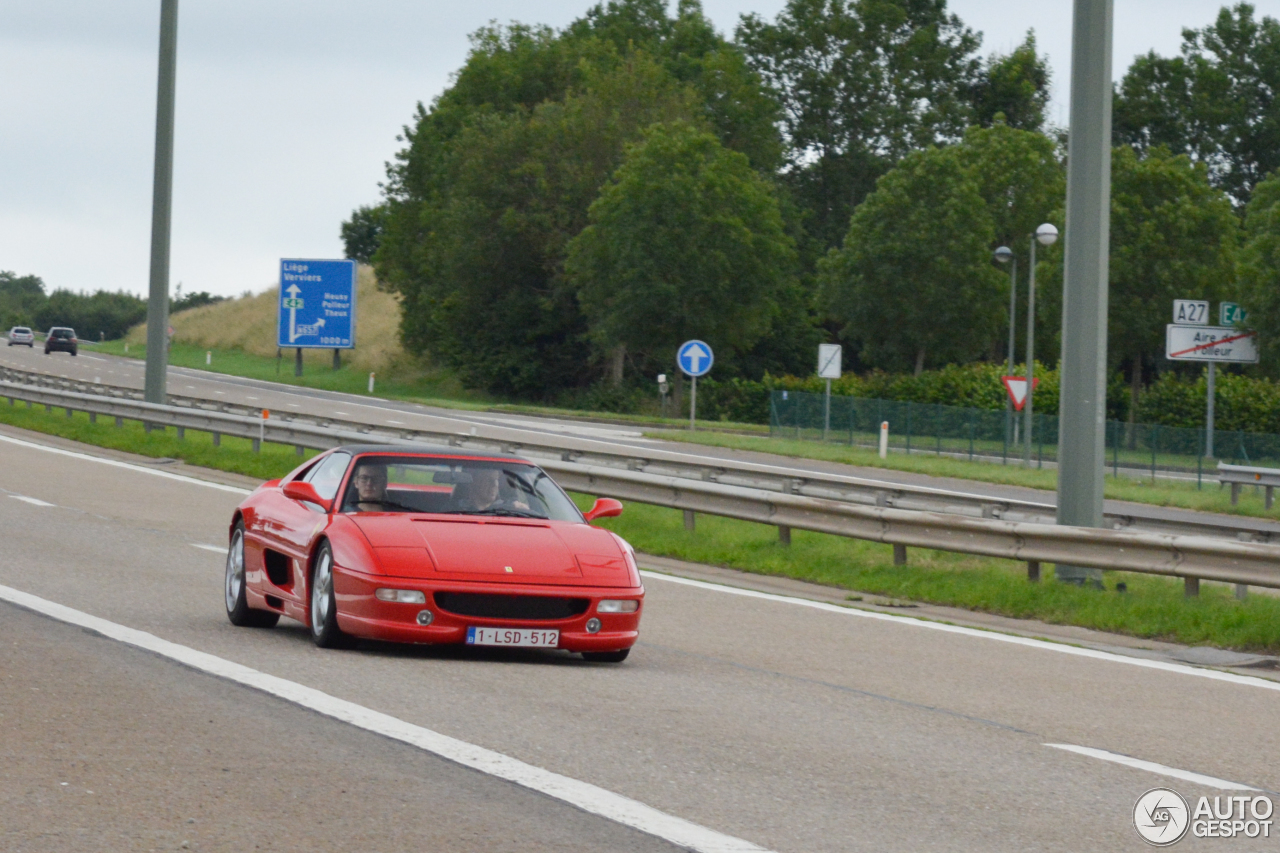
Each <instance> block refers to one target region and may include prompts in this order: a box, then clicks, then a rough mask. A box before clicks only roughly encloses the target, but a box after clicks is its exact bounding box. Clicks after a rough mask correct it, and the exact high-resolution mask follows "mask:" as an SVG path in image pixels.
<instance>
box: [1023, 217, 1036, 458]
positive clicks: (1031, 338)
mask: <svg viewBox="0 0 1280 853" xmlns="http://www.w3.org/2000/svg"><path fill="white" fill-rule="evenodd" d="M1035 373H1036V235H1034V234H1032V235H1031V269H1030V271H1028V273H1027V402H1026V403H1024V404H1023V406H1022V440H1023V441H1024V442H1025V444H1023V446H1022V464H1023V465H1024V466H1026V467H1027V468H1030V467H1031V424H1032V423H1033V421H1032V420H1031V412H1032V406H1031V398H1032V397H1034V396H1035V395H1034V394H1032V393H1031V391H1032V389H1033V388H1035Z"/></svg>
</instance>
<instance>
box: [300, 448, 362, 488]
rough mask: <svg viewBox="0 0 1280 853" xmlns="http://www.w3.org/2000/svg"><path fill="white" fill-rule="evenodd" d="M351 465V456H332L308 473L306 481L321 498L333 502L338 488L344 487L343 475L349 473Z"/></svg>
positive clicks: (337, 454) (335, 454) (342, 454)
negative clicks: (348, 468)
mask: <svg viewBox="0 0 1280 853" xmlns="http://www.w3.org/2000/svg"><path fill="white" fill-rule="evenodd" d="M349 464H351V454H349V453H334V454H331V455H330V456H329V458H327V459H325V460H324V461H323V462H321V463H320V464H319V465H317V466H316V467H314V468H312V469H311V470H310V471H308V472H307V476H306V478H305V479H306V481H307V482H308V483H310V484H311V485H312V486H313V487H314V488H315V490H316V493H317V494H318V495H320V497H322V498H324V499H325V500H332V499H333V496H334V495H336V494H337V493H338V486H340V485H342V475H343V474H345V473H347V466H348V465H349Z"/></svg>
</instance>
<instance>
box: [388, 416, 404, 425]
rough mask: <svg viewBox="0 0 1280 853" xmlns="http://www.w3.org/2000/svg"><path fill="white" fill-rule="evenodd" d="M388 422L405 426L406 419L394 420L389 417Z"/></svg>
mask: <svg viewBox="0 0 1280 853" xmlns="http://www.w3.org/2000/svg"><path fill="white" fill-rule="evenodd" d="M387 423H389V424H395V425H397V426H404V421H393V420H391V419H390V418H388V419H387Z"/></svg>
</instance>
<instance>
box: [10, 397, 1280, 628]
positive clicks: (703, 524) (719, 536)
mask: <svg viewBox="0 0 1280 853" xmlns="http://www.w3.org/2000/svg"><path fill="white" fill-rule="evenodd" d="M0 423H5V424H9V425H12V426H16V427H22V428H24V429H29V430H34V431H37V432H42V433H46V434H50V435H57V436H61V437H63V438H68V439H72V440H75V441H81V442H85V443H87V444H93V445H97V446H100V447H110V448H114V449H117V450H123V451H128V452H130V453H137V454H140V455H144V456H151V457H160V458H173V459H181V460H183V461H184V462H187V463H189V464H192V465H199V466H202V467H206V468H213V469H217V470H221V471H230V472H234V473H238V474H245V475H248V476H251V477H258V478H261V479H264V480H266V479H271V478H274V477H279V476H281V475H282V474H285V473H287V472H288V471H290V470H292V469H293V468H294V467H295V466H296V465H297V464H298V462H299V457H298V456H297V455H296V454H295V451H294V448H293V447H292V446H282V445H276V444H270V443H267V444H265V445H264V446H263V448H262V452H261V453H254V452H253V450H252V442H250V441H248V440H247V439H238V438H231V437H224V438H223V439H222V446H221V447H214V446H213V442H212V439H211V437H210V436H209V435H208V434H207V433H201V432H196V431H188V432H187V434H186V438H185V439H184V440H179V439H178V437H177V435H176V433H175V431H174V430H172V429H170V430H167V431H164V432H159V431H155V432H152V433H150V434H148V433H146V432H145V431H144V430H143V428H142V426H141V424H138V423H136V422H130V421H126V422H125V425H124V426H121V427H116V426H114V421H113V420H112V419H110V418H105V417H102V418H99V419H98V422H97V423H90V422H89V419H88V416H87V415H85V414H84V413H82V412H80V413H76V414H74V415H73V416H72V417H69V418H68V417H66V416H65V414H64V412H63V411H62V410H55V411H54V412H47V411H46V410H45V409H44V408H43V407H40V406H36V407H33V408H27V407H26V406H25V405H24V404H22V403H19V404H18V405H16V406H10V405H8V404H7V403H5V402H4V401H3V399H2V398H0ZM306 455H307V456H311V455H314V454H313V453H312V452H310V451H308V452H307V454H306ZM575 497H576V498H577V499H578V500H579V502H580V504H582V505H584V506H585V505H586V504H587V503H589V500H590V499H589V498H587V497H586V496H581V495H579V496H575ZM602 524H603V525H605V526H608V527H610V528H611V529H613V530H616V531H617V532H618V534H619V535H621V536H623V537H625V538H626V539H627V540H628V541H630V542H631V543H632V544H633V545H635V546H636V547H637V548H639V549H640V550H642V551H645V552H648V553H651V554H657V555H662V556H667V557H675V558H677V559H682V560H689V561H692V562H699V563H709V564H712V565H719V566H727V567H730V568H735V569H741V570H744V571H748V572H755V573H757V574H764V575H778V576H782V577H790V578H797V579H799V580H806V581H812V582H816V583H821V584H826V585H829V586H833V587H838V588H841V589H847V590H850V591H851V592H852V591H858V592H865V593H873V594H878V595H885V596H890V597H893V598H902V599H911V600H916V601H927V602H931V603H935V604H944V605H950V606H954V607H962V608H967V609H970V610H976V611H985V612H990V613H998V614H1001V615H1004V616H1011V617H1015V618H1024V619H1032V618H1033V619H1040V620H1043V621H1046V622H1051V623H1056V624H1064V625H1079V626H1083V627H1087V628H1096V629H1099V630H1103V631H1112V632H1117V633H1124V634H1130V635H1133V636H1137V637H1146V638H1152V639H1161V640H1169V641H1173V642H1180V643H1187V644H1207V645H1215V646H1221V647H1224V648H1235V649H1242V650H1252V651H1263V652H1272V653H1275V652H1280V598H1275V597H1272V596H1265V595H1251V596H1249V597H1248V599H1246V600H1245V601H1237V600H1235V598H1233V597H1232V596H1231V594H1230V591H1229V589H1228V588H1226V587H1223V586H1220V585H1216V584H1207V583H1206V584H1203V585H1202V586H1201V593H1200V597H1199V598H1198V599H1193V600H1190V601H1188V600H1186V599H1184V598H1183V597H1182V587H1181V584H1180V583H1179V582H1178V581H1176V580H1172V579H1168V578H1159V577H1148V576H1144V575H1135V574H1128V573H1120V572H1108V573H1106V586H1107V590H1106V591H1096V590H1086V589H1079V588H1076V587H1073V586H1068V585H1065V584H1058V583H1053V582H1052V581H1046V582H1043V583H1038V584H1031V583H1028V582H1027V581H1026V576H1025V574H1024V568H1023V566H1022V564H1020V563H1012V562H1009V561H1004V560H991V559H986V558H977V557H968V556H964V555H959V554H951V553H947V552H942V551H928V550H924V549H911V551H910V564H909V565H908V566H907V567H905V568H901V567H895V566H894V565H893V552H892V549H891V548H890V547H889V546H886V545H880V544H876V543H872V542H863V541H859V540H856V539H844V538H841V537H837V536H830V535H826V534H821V533H810V532H807V531H801V530H797V531H793V533H792V544H791V546H790V547H787V546H783V545H781V544H780V543H779V542H778V538H777V530H776V528H774V527H771V526H768V525H762V524H753V523H750V522H744V521H734V520H732V519H724V518H716V517H714V516H707V515H700V516H699V517H698V524H697V530H695V531H692V532H690V531H686V530H685V529H684V526H683V518H682V515H681V513H680V511H678V510H670V509H665V508H662V507H653V506H646V505H644V504H636V503H632V504H629V505H628V507H627V511H626V513H625V514H623V515H622V516H621V517H620V518H616V519H606V520H604V521H603V522H602ZM1120 581H1123V582H1124V583H1126V584H1127V585H1128V592H1126V593H1123V594H1121V593H1117V592H1115V591H1114V590H1115V585H1116V583H1117V582H1120Z"/></svg>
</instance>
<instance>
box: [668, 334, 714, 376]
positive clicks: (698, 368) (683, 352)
mask: <svg viewBox="0 0 1280 853" xmlns="http://www.w3.org/2000/svg"><path fill="white" fill-rule="evenodd" d="M715 360H716V357H715V355H714V354H713V353H712V352H711V347H709V346H707V345H706V344H705V343H703V342H702V341H698V340H693V341H685V342H684V343H682V344H681V345H680V349H678V350H676V364H678V365H680V369H681V370H682V371H684V373H685V375H686V376H706V375H707V374H708V373H710V372H711V365H712V364H714V363H715Z"/></svg>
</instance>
